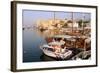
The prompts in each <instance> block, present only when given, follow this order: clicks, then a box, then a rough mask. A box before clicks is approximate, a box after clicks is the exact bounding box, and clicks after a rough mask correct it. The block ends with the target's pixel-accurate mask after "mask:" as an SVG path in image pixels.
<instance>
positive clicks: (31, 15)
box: [22, 10, 91, 27]
mask: <svg viewBox="0 0 100 73" xmlns="http://www.w3.org/2000/svg"><path fill="white" fill-rule="evenodd" d="M84 16H85V17H84ZM53 18H54V11H39V10H37V11H36V10H23V12H22V20H23V27H30V26H33V25H36V21H37V20H41V19H44V20H46V19H53ZM55 18H57V19H72V12H61V11H56V12H55ZM83 18H84V19H85V20H90V19H91V14H90V13H82V12H73V19H74V20H80V19H83Z"/></svg>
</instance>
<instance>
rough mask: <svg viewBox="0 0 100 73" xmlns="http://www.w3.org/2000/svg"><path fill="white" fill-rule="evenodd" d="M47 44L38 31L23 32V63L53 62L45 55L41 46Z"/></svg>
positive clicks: (27, 30) (28, 30) (26, 30)
mask: <svg viewBox="0 0 100 73" xmlns="http://www.w3.org/2000/svg"><path fill="white" fill-rule="evenodd" d="M43 44H46V40H45V38H44V37H43V36H42V35H41V34H40V31H38V30H37V29H25V30H23V62H40V61H50V60H53V59H52V58H50V57H47V56H46V55H44V54H43V52H42V50H41V49H40V45H43Z"/></svg>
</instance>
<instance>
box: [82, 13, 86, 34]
mask: <svg viewBox="0 0 100 73" xmlns="http://www.w3.org/2000/svg"><path fill="white" fill-rule="evenodd" d="M84 22H85V14H83V18H82V29H83V32H82V34H83V35H84Z"/></svg>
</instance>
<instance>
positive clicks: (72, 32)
mask: <svg viewBox="0 0 100 73" xmlns="http://www.w3.org/2000/svg"><path fill="white" fill-rule="evenodd" d="M73 21H74V20H73V12H72V34H73Z"/></svg>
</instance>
